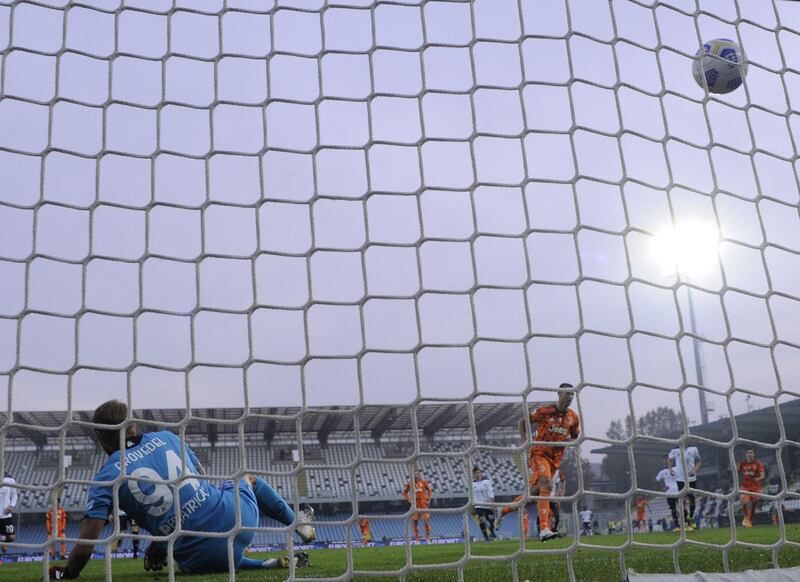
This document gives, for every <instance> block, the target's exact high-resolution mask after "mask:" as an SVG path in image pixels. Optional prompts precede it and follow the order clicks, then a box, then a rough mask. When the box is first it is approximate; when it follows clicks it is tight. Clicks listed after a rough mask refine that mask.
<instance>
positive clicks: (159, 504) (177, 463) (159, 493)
mask: <svg viewBox="0 0 800 582" xmlns="http://www.w3.org/2000/svg"><path fill="white" fill-rule="evenodd" d="M166 460H167V472H168V475H167V479H169V480H170V481H172V480H174V479H177V478H178V477H180V476H181V475H182V474H183V473H184V467H183V463H182V462H181V458H180V457H179V456H178V454H177V453H176V452H175V451H173V450H171V449H168V450H167V453H166ZM189 474H190V475H194V473H189ZM131 477H132V478H131V479H128V488H129V489H130V491H131V494H132V495H133V496H134V497H135V498H136V500H137V501H138V502H139V503H141V504H142V505H146V506H148V508H147V513H149V514H150V515H153V516H155V517H158V516H160V515H164V514H165V513H166V512H168V511H169V510H170V509H171V508H172V504H173V495H172V487H173V486H171V485H167V484H166V483H152V486H153V490H152V492H150V493H145V492H144V491H142V488H141V485H142V483H141V482H142V481H151V482H152V481H155V480H157V479H163V477H162V476H161V475H159V474H158V472H157V471H155V470H154V469H151V468H150V467H139V468H138V469H136V470H135V471H134V472H133V473H131ZM180 487H181V496H182V497H183V499H188V498H189V497H191V496H192V494H193V493H194V492H195V491H197V489H198V488H199V487H200V483H199V481H198V480H197V479H193V478H189V479H184V480H183V481H182V482H181V486H180ZM186 487H191V488H192V492H191V493H188V494H187V493H185V492H184V491H183V490H184V489H185V488H186Z"/></svg>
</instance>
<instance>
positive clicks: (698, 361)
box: [686, 276, 708, 424]
mask: <svg viewBox="0 0 800 582" xmlns="http://www.w3.org/2000/svg"><path fill="white" fill-rule="evenodd" d="M686 282H687V283H689V278H688V276H687V277H686ZM686 290H687V293H688V295H689V326H690V327H691V329H692V347H693V351H694V373H695V375H696V376H697V391H698V396H699V397H700V421H701V422H702V423H703V424H708V404H707V403H706V392H705V390H703V386H705V380H704V379H703V361H702V358H701V356H700V349H701V348H702V346H701V345H700V340H699V339H698V337H697V335H698V334H697V317H696V316H695V313H694V298H693V297H692V287H691V285H686Z"/></svg>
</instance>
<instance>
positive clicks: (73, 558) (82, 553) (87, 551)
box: [50, 517, 106, 580]
mask: <svg viewBox="0 0 800 582" xmlns="http://www.w3.org/2000/svg"><path fill="white" fill-rule="evenodd" d="M105 525H106V520H103V519H95V518H91V517H87V518H85V519H84V520H83V521H82V522H81V532H80V534H79V537H80V538H81V539H83V540H96V539H97V538H99V537H100V533H101V532H102V531H103V528H104V527H105ZM93 550H94V544H76V545H75V547H74V548H72V551H71V552H70V553H69V560H67V565H66V567H64V568H63V569H61V568H59V567H58V566H54V567H53V568H51V569H50V578H51V579H55V580H61V579H64V580H71V579H73V578H77V577H78V576H80V573H81V570H83V568H84V567H85V566H86V563H87V562H88V561H89V559H90V558H91V557H92V551H93ZM54 569H59V570H61V574H62V575H61V576H58V574H56V575H55V576H54Z"/></svg>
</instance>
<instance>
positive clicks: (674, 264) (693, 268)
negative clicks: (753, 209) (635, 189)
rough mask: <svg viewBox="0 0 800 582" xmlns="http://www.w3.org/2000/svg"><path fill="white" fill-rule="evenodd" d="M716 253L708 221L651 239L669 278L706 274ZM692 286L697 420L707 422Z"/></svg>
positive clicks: (715, 235) (686, 224)
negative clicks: (697, 396) (697, 397)
mask: <svg viewBox="0 0 800 582" xmlns="http://www.w3.org/2000/svg"><path fill="white" fill-rule="evenodd" d="M718 252H719V231H718V230H717V227H716V226H714V225H712V224H709V223H707V222H700V221H694V220H693V221H686V222H679V223H677V224H675V225H674V226H673V225H671V226H667V227H665V228H663V229H662V230H661V231H659V233H658V234H657V235H656V237H655V239H654V240H653V254H654V255H655V257H656V260H658V261H659V263H661V265H662V267H663V268H664V271H665V272H666V273H667V274H669V275H682V276H684V277H686V278H687V279H688V278H691V277H692V276H693V275H699V274H702V273H705V272H707V271H708V270H709V269H711V268H712V267H713V266H714V265H715V264H716V262H717V253H718ZM692 295H693V294H692V288H691V286H687V297H688V300H689V325H690V326H691V331H692V335H693V339H692V346H693V348H694V349H693V352H694V367H695V375H696V376H697V385H698V386H699V387H700V389H699V390H698V395H699V400H700V420H701V421H702V423H703V424H707V423H708V403H707V402H706V394H705V392H704V391H703V389H702V386H704V385H705V379H704V377H703V355H702V353H703V352H702V345H701V344H700V341H699V340H698V339H697V337H698V333H697V316H696V314H695V309H694V298H693V296H692Z"/></svg>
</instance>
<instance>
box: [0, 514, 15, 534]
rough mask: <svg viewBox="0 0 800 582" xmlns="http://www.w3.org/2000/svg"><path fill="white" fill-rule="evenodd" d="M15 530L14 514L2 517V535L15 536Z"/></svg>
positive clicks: (0, 532)
mask: <svg viewBox="0 0 800 582" xmlns="http://www.w3.org/2000/svg"><path fill="white" fill-rule="evenodd" d="M15 531H16V530H15V529H14V517H13V516H12V517H4V518H3V519H0V536H3V537H4V538H7V537H8V536H13V535H14V532H15Z"/></svg>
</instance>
